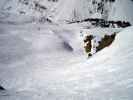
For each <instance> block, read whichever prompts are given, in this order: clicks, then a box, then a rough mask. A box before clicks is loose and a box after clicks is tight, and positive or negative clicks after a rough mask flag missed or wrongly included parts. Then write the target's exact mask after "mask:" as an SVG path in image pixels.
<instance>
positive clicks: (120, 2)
mask: <svg viewBox="0 0 133 100" xmlns="http://www.w3.org/2000/svg"><path fill="white" fill-rule="evenodd" d="M132 10H133V1H132V0H116V3H115V4H114V5H113V9H112V11H111V12H110V14H109V15H110V17H109V19H111V20H124V21H129V22H130V23H131V24H133V13H131V12H132Z"/></svg>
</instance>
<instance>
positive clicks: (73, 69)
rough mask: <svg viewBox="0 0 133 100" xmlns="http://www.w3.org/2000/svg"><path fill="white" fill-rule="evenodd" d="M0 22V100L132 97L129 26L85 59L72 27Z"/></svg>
mask: <svg viewBox="0 0 133 100" xmlns="http://www.w3.org/2000/svg"><path fill="white" fill-rule="evenodd" d="M0 26H1V28H0V30H1V33H0V51H1V52H0V84H1V85H2V86H4V87H5V88H6V89H7V91H0V100H18V99H19V100H44V99H47V100H81V99H83V100H132V98H133V96H132V92H133V85H132V84H133V78H132V77H133V71H132V66H133V64H132V59H133V52H132V51H133V44H132V43H133V39H132V38H133V34H132V31H133V27H129V28H127V29H125V30H123V31H122V32H120V33H119V34H118V35H117V37H116V40H115V41H114V43H113V44H112V45H111V46H110V47H108V48H105V49H104V50H102V51H101V52H99V53H97V54H96V55H94V56H93V57H92V58H90V59H88V60H86V57H85V54H84V52H83V47H82V46H83V44H82V42H81V41H82V39H81V37H80V33H79V34H78V33H77V31H75V28H73V29H72V27H71V29H67V28H66V29H65V27H64V26H63V27H58V26H57V25H51V24H49V25H43V26H42V25H41V24H40V25H39V24H36V23H32V24H26V25H24V26H23V25H17V26H16V25H7V24H1V25H0ZM99 30H100V29H99ZM66 45H67V46H66Z"/></svg>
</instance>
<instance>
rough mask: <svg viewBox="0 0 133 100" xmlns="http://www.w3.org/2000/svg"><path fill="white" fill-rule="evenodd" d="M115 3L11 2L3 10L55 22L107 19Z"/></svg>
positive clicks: (70, 0)
mask: <svg viewBox="0 0 133 100" xmlns="http://www.w3.org/2000/svg"><path fill="white" fill-rule="evenodd" d="M113 3H114V2H112V1H104V2H103V1H102V0H90V1H89V0H57V1H53V2H52V1H49V0H10V1H7V2H5V3H4V5H3V6H2V7H1V10H2V12H6V13H10V14H17V15H19V16H24V15H26V16H32V17H33V16H34V17H36V18H38V17H42V16H45V17H48V18H49V19H51V20H52V21H54V22H58V21H66V20H82V19H85V18H88V17H89V18H103V19H107V18H108V16H109V15H108V14H109V12H110V11H111V9H112V4H113Z"/></svg>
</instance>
